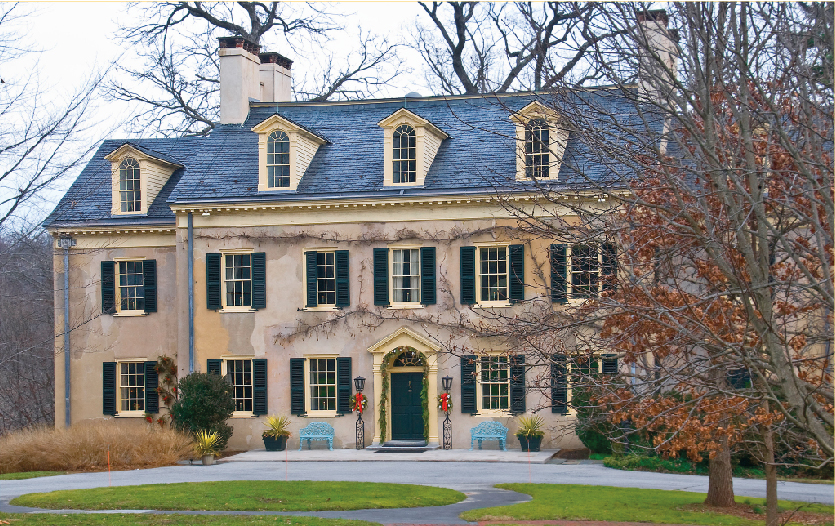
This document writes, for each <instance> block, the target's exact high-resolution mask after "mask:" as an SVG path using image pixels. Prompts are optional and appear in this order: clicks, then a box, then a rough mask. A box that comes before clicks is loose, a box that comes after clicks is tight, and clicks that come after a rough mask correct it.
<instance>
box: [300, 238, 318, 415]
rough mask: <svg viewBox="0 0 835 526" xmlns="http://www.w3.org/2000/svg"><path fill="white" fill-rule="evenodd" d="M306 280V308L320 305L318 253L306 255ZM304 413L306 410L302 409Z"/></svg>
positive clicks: (313, 252) (306, 253)
mask: <svg viewBox="0 0 835 526" xmlns="http://www.w3.org/2000/svg"><path fill="white" fill-rule="evenodd" d="M304 269H305V280H306V281H307V283H306V286H307V304H305V307H315V306H316V305H318V301H317V298H316V270H317V269H316V252H315V251H309V252H305V254H304ZM302 412H304V409H302Z"/></svg>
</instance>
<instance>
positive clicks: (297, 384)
mask: <svg viewBox="0 0 835 526" xmlns="http://www.w3.org/2000/svg"><path fill="white" fill-rule="evenodd" d="M290 413H291V414H294V415H303V414H304V358H290Z"/></svg>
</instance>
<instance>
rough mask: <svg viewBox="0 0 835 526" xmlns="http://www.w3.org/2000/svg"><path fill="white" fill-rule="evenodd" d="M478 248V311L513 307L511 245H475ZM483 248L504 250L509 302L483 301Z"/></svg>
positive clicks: (476, 290)
mask: <svg viewBox="0 0 835 526" xmlns="http://www.w3.org/2000/svg"><path fill="white" fill-rule="evenodd" d="M474 246H475V247H476V257H475V267H476V268H475V305H474V306H473V307H474V308H476V309H493V308H497V307H511V306H513V304H512V303H511V302H510V243H509V242H508V243H474ZM482 248H504V249H505V253H504V254H505V263H506V268H507V301H482V300H481V249H482Z"/></svg>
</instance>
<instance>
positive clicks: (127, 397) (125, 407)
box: [119, 362, 145, 411]
mask: <svg viewBox="0 0 835 526" xmlns="http://www.w3.org/2000/svg"><path fill="white" fill-rule="evenodd" d="M119 400H120V406H119V408H120V411H144V410H145V364H144V363H143V362H122V363H120V364H119Z"/></svg>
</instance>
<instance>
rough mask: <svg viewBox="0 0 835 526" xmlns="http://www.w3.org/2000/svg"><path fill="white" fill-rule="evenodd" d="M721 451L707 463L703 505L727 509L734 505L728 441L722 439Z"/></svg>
mask: <svg viewBox="0 0 835 526" xmlns="http://www.w3.org/2000/svg"><path fill="white" fill-rule="evenodd" d="M721 442H722V449H720V450H719V451H717V452H716V455H715V456H714V457H713V458H712V459H710V461H709V462H708V469H709V472H708V483H707V498H706V499H705V504H707V505H708V506H718V507H722V508H728V507H731V506H733V505H734V482H733V468H732V467H731V450H730V448H729V447H728V439H727V438H722V439H721Z"/></svg>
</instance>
